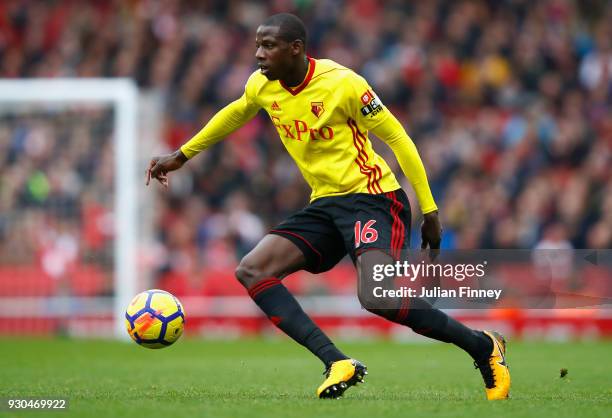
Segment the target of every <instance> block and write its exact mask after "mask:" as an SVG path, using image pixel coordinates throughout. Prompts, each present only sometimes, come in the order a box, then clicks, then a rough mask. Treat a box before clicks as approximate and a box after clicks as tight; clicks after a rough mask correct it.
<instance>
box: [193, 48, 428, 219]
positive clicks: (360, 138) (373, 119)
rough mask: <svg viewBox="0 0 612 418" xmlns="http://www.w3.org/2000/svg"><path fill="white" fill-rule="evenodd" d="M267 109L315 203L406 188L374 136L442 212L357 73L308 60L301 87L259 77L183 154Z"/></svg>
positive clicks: (402, 135) (414, 157) (411, 149)
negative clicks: (379, 151)
mask: <svg viewBox="0 0 612 418" xmlns="http://www.w3.org/2000/svg"><path fill="white" fill-rule="evenodd" d="M260 109H264V110H265V111H266V112H267V113H268V115H269V116H270V119H271V120H272V123H273V124H274V126H275V127H276V129H277V131H278V134H279V136H280V139H281V141H282V142H283V144H284V146H285V148H286V149H287V151H288V152H289V154H290V155H291V157H293V159H294V161H295V162H296V164H297V166H298V167H299V169H300V171H301V172H302V175H303V176H304V178H305V179H306V181H307V182H308V184H309V185H310V187H311V188H312V194H311V201H313V200H315V199H318V198H321V197H324V196H338V195H345V194H350V193H370V194H377V193H384V192H389V191H392V190H396V189H398V188H399V187H400V186H399V184H398V182H397V180H396V179H395V176H394V175H393V172H392V171H391V169H390V168H389V166H388V165H387V163H386V162H385V160H383V159H382V158H381V157H380V156H379V155H378V154H376V153H375V152H374V150H373V149H372V143H371V142H370V140H369V138H368V131H372V132H373V133H374V134H375V135H376V136H378V137H379V138H381V140H383V141H384V142H385V143H387V144H388V145H389V146H390V147H391V149H392V150H393V151H394V153H395V155H396V156H397V158H398V161H399V163H400V166H401V167H402V171H403V172H404V173H405V174H406V175H407V177H408V179H409V180H410V182H411V184H412V186H413V187H414V188H415V191H416V193H417V197H418V199H419V203H420V205H421V209H422V211H423V213H428V212H431V211H433V210H436V209H437V207H436V204H435V202H434V200H433V197H432V196H431V191H430V189H429V185H428V183H427V176H426V174H425V169H424V167H423V164H422V162H421V159H420V157H419V155H418V152H417V151H416V147H415V146H414V143H413V142H412V140H411V139H410V138H409V137H408V135H407V134H406V132H405V130H404V128H403V127H402V126H401V124H400V123H399V122H398V121H397V119H396V118H395V117H394V116H393V115H392V114H391V112H389V111H388V110H387V108H386V107H385V106H384V105H383V104H382V102H381V101H380V99H379V98H378V97H377V96H376V95H375V94H374V92H373V90H372V88H371V87H370V86H369V85H368V83H367V82H366V81H365V79H363V78H362V77H361V76H359V75H357V74H356V73H355V72H353V71H352V70H350V69H348V68H346V67H343V66H342V65H340V64H337V63H335V62H334V61H331V60H327V59H320V60H316V59H313V58H309V65H308V72H307V74H306V78H305V79H304V81H303V82H302V83H301V84H300V85H299V86H297V87H293V88H292V87H288V86H286V85H284V83H282V82H281V81H270V80H268V79H267V78H266V77H265V76H264V75H263V74H261V72H260V71H259V70H258V71H256V72H254V73H253V74H252V75H251V76H250V77H249V79H248V81H247V83H246V86H245V92H244V94H243V95H242V97H240V99H238V100H236V101H234V102H232V103H230V104H229V105H228V106H226V107H225V108H223V109H222V110H221V111H219V112H218V113H217V114H216V115H215V116H214V117H213V118H212V119H211V120H210V122H209V123H208V124H207V125H206V126H205V127H204V128H203V129H202V130H201V131H200V132H199V133H198V134H196V135H195V136H194V137H193V138H192V139H191V140H190V141H188V142H187V143H186V144H184V145H183V146H182V147H181V151H182V152H183V154H185V156H186V157H188V158H191V157H193V156H194V155H196V154H197V153H199V152H200V151H202V150H204V149H206V148H208V147H209V146H210V145H212V144H214V143H216V142H217V141H219V140H220V139H223V138H224V137H225V136H227V135H228V134H229V133H231V132H233V131H234V130H236V129H238V128H239V127H240V126H242V125H244V124H245V123H246V122H247V121H249V120H250V119H251V118H253V117H254V116H255V114H256V113H257V112H258V111H259V110H260Z"/></svg>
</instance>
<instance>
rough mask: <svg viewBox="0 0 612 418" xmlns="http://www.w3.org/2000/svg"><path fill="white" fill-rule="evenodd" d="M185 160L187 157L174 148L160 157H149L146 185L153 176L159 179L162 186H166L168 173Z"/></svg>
mask: <svg viewBox="0 0 612 418" xmlns="http://www.w3.org/2000/svg"><path fill="white" fill-rule="evenodd" d="M185 161H187V157H185V155H184V154H183V153H182V152H181V150H176V151H175V152H173V153H172V154H167V155H162V156H161V157H153V158H151V162H150V163H149V168H148V169H147V183H146V185H147V186H148V185H149V183H150V182H151V179H152V178H153V179H155V180H157V181H159V182H160V183H161V185H162V186H164V187H168V173H169V172H170V171H174V170H178V169H179V168H181V167H182V166H183V164H185Z"/></svg>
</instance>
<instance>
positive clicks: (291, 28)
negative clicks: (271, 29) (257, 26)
mask: <svg viewBox="0 0 612 418" xmlns="http://www.w3.org/2000/svg"><path fill="white" fill-rule="evenodd" d="M263 26H277V27H278V37H279V38H281V39H282V40H283V41H285V42H293V41H295V40H297V39H299V40H300V41H302V42H303V43H304V46H306V26H304V22H302V20H301V19H300V18H299V17H297V16H296V15H292V14H291V13H278V14H275V15H272V16H270V17H269V18H267V19H266V21H265V22H264V23H263Z"/></svg>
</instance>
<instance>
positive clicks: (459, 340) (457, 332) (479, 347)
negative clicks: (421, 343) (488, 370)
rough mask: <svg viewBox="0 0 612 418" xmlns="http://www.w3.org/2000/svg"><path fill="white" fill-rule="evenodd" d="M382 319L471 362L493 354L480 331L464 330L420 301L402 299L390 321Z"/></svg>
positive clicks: (491, 348)
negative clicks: (453, 350)
mask: <svg viewBox="0 0 612 418" xmlns="http://www.w3.org/2000/svg"><path fill="white" fill-rule="evenodd" d="M385 317H386V318H388V319H391V320H392V321H394V322H397V323H399V324H402V325H406V326H408V327H410V328H412V330H413V331H414V332H416V333H417V334H421V335H424V336H426V337H429V338H433V339H435V340H438V341H443V342H446V343H452V344H455V345H456V346H458V347H460V348H462V349H463V350H465V351H466V352H467V353H468V354H469V355H470V356H472V358H473V359H474V360H480V359H482V358H483V357H485V356H488V355H489V354H490V353H491V351H492V350H493V343H492V342H491V339H490V338H489V337H487V336H486V335H485V334H484V333H483V332H482V331H478V330H473V329H470V328H468V327H466V326H465V325H463V324H462V323H460V322H459V321H457V320H455V319H453V318H451V317H450V316H448V315H446V314H445V313H444V312H442V311H441V310H439V309H435V308H433V307H432V306H431V304H429V302H427V301H426V300H424V299H420V298H411V299H405V300H404V301H403V302H402V306H401V307H400V309H398V310H395V312H393V317H391V315H385Z"/></svg>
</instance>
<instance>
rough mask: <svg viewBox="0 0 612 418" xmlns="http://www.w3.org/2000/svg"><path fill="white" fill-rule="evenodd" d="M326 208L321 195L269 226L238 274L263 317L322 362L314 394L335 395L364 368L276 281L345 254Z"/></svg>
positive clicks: (329, 265) (328, 266) (321, 267)
mask: <svg viewBox="0 0 612 418" xmlns="http://www.w3.org/2000/svg"><path fill="white" fill-rule="evenodd" d="M324 206H325V199H321V201H317V202H315V203H313V204H311V205H310V206H308V207H307V208H305V209H303V210H301V211H300V212H298V213H296V214H294V215H293V216H291V217H290V218H289V219H287V220H286V221H285V222H283V223H282V224H281V225H278V226H277V227H276V228H274V229H272V230H271V231H270V233H271V235H269V236H266V237H265V238H264V239H263V240H262V241H261V243H260V244H259V245H258V246H257V247H256V248H255V249H254V250H253V251H252V252H251V253H249V254H248V255H247V256H246V257H245V258H244V259H243V260H242V262H241V263H240V266H239V267H238V270H237V272H236V275H237V276H238V279H239V280H240V281H241V283H242V284H243V285H244V286H245V287H246V288H247V289H249V294H250V295H251V297H252V298H253V299H254V300H255V302H256V303H257V304H258V305H259V307H260V308H261V309H262V310H263V311H264V312H265V313H266V315H268V317H269V318H271V319H272V320H273V321H274V323H275V324H276V325H277V326H278V327H279V328H280V329H281V330H283V331H284V332H285V333H286V334H288V335H289V336H291V337H292V338H293V339H295V340H296V341H298V342H299V343H300V344H302V345H304V346H306V347H307V348H308V349H309V350H310V351H312V352H313V353H314V354H315V355H317V356H318V357H319V358H320V359H321V361H322V362H323V363H324V364H325V365H326V373H325V374H326V378H325V380H324V382H323V383H322V384H321V385H320V386H319V387H318V388H317V392H316V393H317V396H319V397H320V398H337V397H339V396H342V394H343V393H344V391H345V390H346V389H347V388H349V387H350V386H352V385H354V384H356V383H357V382H363V377H364V375H365V374H367V371H366V367H365V365H363V364H362V363H360V362H358V361H357V360H354V359H349V358H347V356H345V355H344V354H343V353H342V352H340V351H339V350H338V349H337V348H336V346H335V345H334V344H333V343H332V342H331V341H330V340H329V338H327V337H326V336H325V334H323V332H322V331H321V330H320V329H319V328H318V327H317V326H316V325H315V324H314V323H313V322H312V320H311V319H310V318H309V317H308V316H307V315H306V314H305V313H304V312H303V311H302V309H301V308H300V306H299V305H298V303H297V302H296V300H295V299H294V298H293V296H291V294H290V293H289V292H288V291H287V289H286V288H285V287H284V286H283V285H282V284H281V283H280V280H279V279H281V278H283V277H285V276H286V275H288V274H291V273H292V272H294V271H297V270H300V269H304V270H307V271H310V272H312V273H320V272H323V271H327V270H329V269H331V268H332V267H333V266H335V265H336V264H337V263H338V261H340V260H341V259H342V258H343V257H344V256H345V255H346V249H345V247H344V240H343V237H342V235H341V234H340V232H339V231H338V230H337V229H336V227H335V225H334V224H333V222H332V221H331V217H330V216H329V214H328V212H327V210H324V209H323V208H322V207H324Z"/></svg>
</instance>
